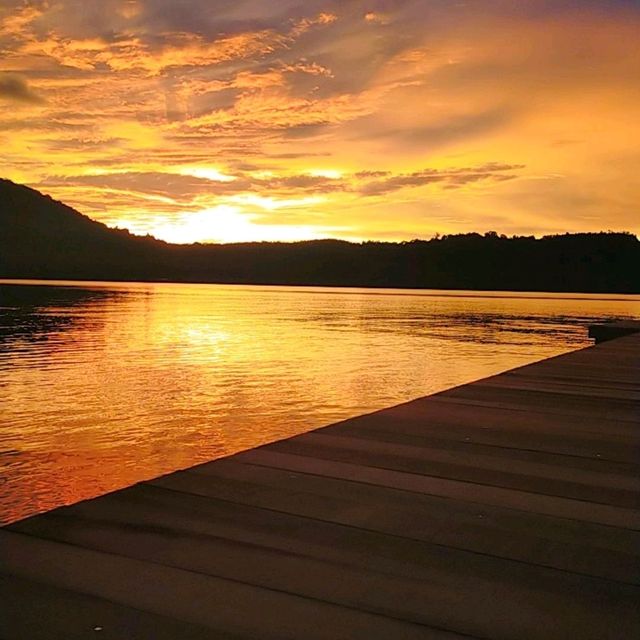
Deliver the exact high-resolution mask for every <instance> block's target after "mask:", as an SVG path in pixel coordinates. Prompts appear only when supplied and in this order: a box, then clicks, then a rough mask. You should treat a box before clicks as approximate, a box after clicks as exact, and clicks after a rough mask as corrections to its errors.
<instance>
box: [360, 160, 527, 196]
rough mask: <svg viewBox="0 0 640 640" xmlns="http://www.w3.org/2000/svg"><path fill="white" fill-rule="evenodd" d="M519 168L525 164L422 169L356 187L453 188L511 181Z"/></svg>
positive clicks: (381, 191) (376, 191) (380, 191)
mask: <svg viewBox="0 0 640 640" xmlns="http://www.w3.org/2000/svg"><path fill="white" fill-rule="evenodd" d="M520 169H524V165H521V164H512V165H510V164H499V163H488V164H486V165H483V166H480V167H475V168H474V167H469V168H458V169H455V168H454V169H446V170H438V169H422V170H421V171H414V172H412V173H405V174H398V175H391V176H388V177H385V178H383V179H381V180H373V181H370V182H365V183H364V184H363V185H362V186H360V187H359V188H358V191H359V192H360V193H361V194H362V195H365V196H380V195H385V194H388V193H392V192H393V191H398V190H399V189H404V188H407V187H423V186H426V185H431V184H437V183H440V184H442V185H443V186H444V187H445V188H449V189H455V188H458V187H462V186H464V185H465V184H469V183H472V182H480V181H484V180H489V181H495V182H504V181H505V180H512V179H513V178H515V177H516V176H515V175H514V174H513V173H512V172H514V171H518V170H520ZM361 175H362V174H361ZM365 175H366V174H365Z"/></svg>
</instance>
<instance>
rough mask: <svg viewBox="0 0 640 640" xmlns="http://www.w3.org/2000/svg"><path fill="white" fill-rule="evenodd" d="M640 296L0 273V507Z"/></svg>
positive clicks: (34, 500) (174, 455)
mask: <svg viewBox="0 0 640 640" xmlns="http://www.w3.org/2000/svg"><path fill="white" fill-rule="evenodd" d="M628 317H640V296H591V295H549V294H499V293H487V294H479V293H472V292H467V293H465V292H434V291H426V292H408V291H392V290H364V289H314V288H302V287H255V286H219V285H182V284H122V283H21V284H15V283H10V282H9V281H4V282H0V522H5V523H6V522H9V521H11V520H15V519H17V518H20V517H24V516H27V515H30V514H33V513H37V512H40V511H43V510H46V509H50V508H53V507H56V506H58V505H61V504H65V503H69V502H74V501H77V500H80V499H83V498H87V497H91V496H95V495H97V494H100V493H103V492H106V491H109V490H112V489H116V488H118V487H122V486H124V485H127V484H131V483H133V482H136V481H138V480H142V479H144V478H149V477H152V476H156V475H159V474H161V473H165V472H168V471H171V470H175V469H179V468H183V467H187V466H190V465H193V464H195V463H198V462H202V461H205V460H209V459H211V458H215V457H219V456H223V455H227V454H229V453H232V452H235V451H238V450H240V449H245V448H248V447H252V446H254V445H257V444H261V443H265V442H268V441H272V440H276V439H279V438H283V437H286V436H290V435H292V434H295V433H300V432H302V431H306V430H308V429H312V428H314V427H319V426H321V425H325V424H328V423H331V422H334V421H336V420H339V419H342V418H346V417H348V416H353V415H357V414H360V413H364V412H369V411H372V410H374V409H378V408H381V407H385V406H388V405H392V404H397V403H399V402H402V401H405V400H409V399H410V398H415V397H417V396H421V395H424V394H428V393H433V392H435V391H439V390H442V389H444V388H447V387H451V386H453V385H457V384H461V383H464V382H468V381H471V380H475V379H478V378H481V377H485V376H487V375H491V374H494V373H497V372H499V371H502V370H504V369H509V368H511V367H514V366H517V365H521V364H525V363H528V362H532V361H534V360H538V359H541V358H545V357H548V356H551V355H555V354H559V353H562V352H565V351H568V350H571V349H576V348H578V347H582V346H585V345H587V344H589V341H588V340H587V337H586V329H585V325H587V324H588V323H590V322H592V321H595V320H601V319H614V318H628Z"/></svg>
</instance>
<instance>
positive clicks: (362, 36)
mask: <svg viewBox="0 0 640 640" xmlns="http://www.w3.org/2000/svg"><path fill="white" fill-rule="evenodd" d="M0 20H1V22H0V51H2V63H0V105H1V106H2V107H4V109H2V110H0V144H2V148H3V151H2V152H1V154H0V159H1V160H2V162H3V164H4V165H5V167H6V168H5V170H4V171H3V173H4V174H5V175H6V176H7V177H8V178H10V179H11V180H13V181H15V182H17V183H21V184H26V185H28V186H30V187H32V188H35V189H37V190H39V191H44V192H46V193H48V194H50V195H51V196H52V197H54V198H55V199H57V200H60V201H62V202H64V203H65V204H67V205H69V206H71V207H73V208H74V209H76V210H79V211H81V212H82V213H83V214H84V215H87V216H88V217H90V218H92V219H95V220H98V221H100V222H103V223H105V224H107V225H108V226H110V227H117V228H122V229H126V230H128V231H130V232H131V233H133V234H135V235H141V236H144V235H147V234H148V235H151V236H153V237H155V238H157V239H160V240H164V241H166V242H170V243H177V244H191V243H195V242H200V243H212V244H230V243H238V242H264V241H266V242H292V241H305V240H325V239H326V240H329V239H331V240H333V239H335V240H345V241H350V242H369V241H373V242H379V241H386V242H402V241H411V240H414V239H420V238H427V239H428V238H431V237H433V236H435V235H436V234H440V235H455V234H461V233H473V232H476V233H478V231H477V229H491V230H493V229H495V230H499V231H498V233H500V234H505V235H508V236H513V235H519V236H535V237H536V238H539V237H543V236H546V235H558V234H563V233H597V232H600V231H602V230H604V229H610V228H612V227H613V228H619V229H624V230H625V231H626V232H628V233H631V234H632V235H634V236H636V237H638V234H640V223H639V222H638V215H637V202H638V200H639V196H640V186H638V185H637V183H636V181H635V180H634V177H635V175H637V173H638V169H640V159H639V157H638V154H637V152H636V151H635V150H634V149H629V146H630V145H629V140H630V139H632V138H633V131H634V130H637V129H638V122H640V106H639V105H640V100H639V98H640V82H639V81H638V78H639V77H640V44H639V43H638V39H637V37H636V35H635V34H637V31H638V27H640V5H638V4H637V3H633V2H628V1H626V0H609V1H607V2H595V1H592V0H583V1H582V2H575V1H573V0H561V1H559V2H554V3H549V2H547V1H546V0H525V1H522V2H509V1H505V2H488V1H487V0H479V1H478V2H475V3H471V4H464V3H457V4H452V3H448V2H444V1H442V0H399V1H398V2H394V3H389V2H383V1H382V0H374V1H368V2H365V1H360V0H353V1H350V2H337V1H336V0H312V1H310V2H305V3H301V2H296V1H293V0H287V1H286V2H283V3H278V4H277V6H264V5H263V4H262V3H257V2H255V1H253V0H247V1H246V2H241V3H228V2H205V0H188V2H184V3H181V4H180V7H179V8H176V7H175V6H173V5H172V4H171V3H167V2H166V1H165V0H146V1H145V2H142V1H139V0H108V1H104V0H101V1H98V0H88V1H87V2H85V3H83V6H82V9H80V10H79V9H78V6H77V4H76V3H73V2H71V1H70V0H62V1H61V2H58V3H56V4H49V3H47V2H44V1H39V0H36V1H32V2H22V1H18V0H9V1H8V2H6V3H3V6H2V8H0Z"/></svg>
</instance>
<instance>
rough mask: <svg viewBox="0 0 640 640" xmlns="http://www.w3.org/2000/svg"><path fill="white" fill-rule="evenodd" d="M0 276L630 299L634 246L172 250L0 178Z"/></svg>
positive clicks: (548, 243)
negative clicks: (602, 294)
mask: <svg viewBox="0 0 640 640" xmlns="http://www.w3.org/2000/svg"><path fill="white" fill-rule="evenodd" d="M0 277H3V278H44V279H80V280H87V279H91V280H93V279H95V280H128V281H132V280H148V281H163V280H171V281H176V282H217V283H238V284H287V285H322V286H353V287H398V288H433V289H477V290H502V291H565V292H610V293H638V292H640V242H639V241H638V238H636V236H634V235H632V234H630V233H613V232H601V233H574V234H563V235H554V236H544V237H543V238H540V239H536V238H534V237H533V236H514V237H510V238H507V237H506V236H503V235H498V234H497V233H495V232H493V231H490V232H488V233H484V234H479V233H466V234H458V235H447V236H442V237H437V238H434V239H431V240H412V241H409V242H364V243H352V242H346V241H343V240H313V241H306V242H287V243H285V242H253V243H237V244H225V245H217V244H191V245H176V244H170V243H166V242H163V241H160V240H156V239H155V238H152V237H150V236H145V237H141V236H135V235H133V234H131V233H129V232H128V231H125V230H121V229H111V228H109V227H107V226H106V225H104V224H102V223H100V222H96V221H94V220H91V219H90V218H88V217H87V216H84V215H82V214H81V213H79V212H78V211H76V210H75V209H72V208H71V207H68V206H67V205H65V204H63V203H61V202H58V201H56V200H53V199H52V198H50V197H49V196H46V195H43V194H41V193H39V192H38V191H36V190H34V189H31V188H29V187H26V186H23V185H18V184H15V183H13V182H11V181H9V180H2V179H0Z"/></svg>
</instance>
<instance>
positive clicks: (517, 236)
mask: <svg viewBox="0 0 640 640" xmlns="http://www.w3.org/2000/svg"><path fill="white" fill-rule="evenodd" d="M3 180H4V181H8V182H10V183H12V184H14V185H16V186H18V187H26V188H28V189H31V190H32V191H35V192H36V193H38V194H39V195H40V196H44V197H46V198H51V199H52V200H53V201H54V202H56V203H57V204H60V205H62V206H64V207H69V208H71V209H72V210H73V211H74V212H75V213H77V214H80V215H81V216H83V217H85V218H89V219H90V220H93V221H94V222H100V221H99V220H96V219H95V218H91V217H90V216H87V215H86V214H84V213H82V211H78V210H77V209H74V208H73V207H70V205H68V204H67V203H65V202H63V201H61V200H57V199H55V198H53V197H52V196H51V195H50V194H47V193H43V192H40V191H38V190H37V189H34V188H33V187H29V186H28V185H22V184H18V183H15V182H13V181H12V180H9V179H7V178H2V177H1V176H0V182H2V181H3ZM102 224H104V223H102ZM107 227H108V228H109V229H111V230H113V231H126V232H128V233H130V234H131V235H132V236H135V237H136V238H152V239H153V240H156V241H158V242H164V243H167V244H175V245H182V246H188V245H193V244H204V245H214V246H215V245H225V244H260V243H269V244H279V243H280V244H295V243H305V242H346V243H349V244H367V243H383V244H385V243H386V244H406V243H411V242H430V241H432V240H445V239H447V238H449V237H455V236H464V235H467V236H468V235H475V236H480V237H485V238H487V237H496V236H497V237H498V238H500V239H503V240H515V239H530V238H533V239H534V240H543V239H545V238H550V237H558V236H563V235H571V236H577V235H629V236H632V237H634V238H635V239H636V240H639V241H640V237H639V236H638V235H637V234H635V233H633V232H631V231H627V230H624V229H622V230H613V229H606V230H605V229H601V230H599V231H570V232H565V233H557V234H547V235H543V234H540V235H535V234H529V235H525V234H512V235H507V234H504V233H500V232H498V231H496V230H494V229H490V230H486V231H478V230H474V231H465V232H460V233H453V234H440V233H435V234H433V235H432V236H430V237H423V238H419V237H414V238H407V239H405V240H371V239H364V240H355V239H345V238H336V237H329V236H327V237H318V238H311V239H307V240H249V241H230V242H225V241H214V240H210V241H206V240H205V241H192V242H171V241H168V240H163V239H162V238H157V237H156V236H153V235H152V234H149V233H147V234H139V233H135V232H133V231H130V230H129V229H126V228H125V227H112V226H109V225H107Z"/></svg>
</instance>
